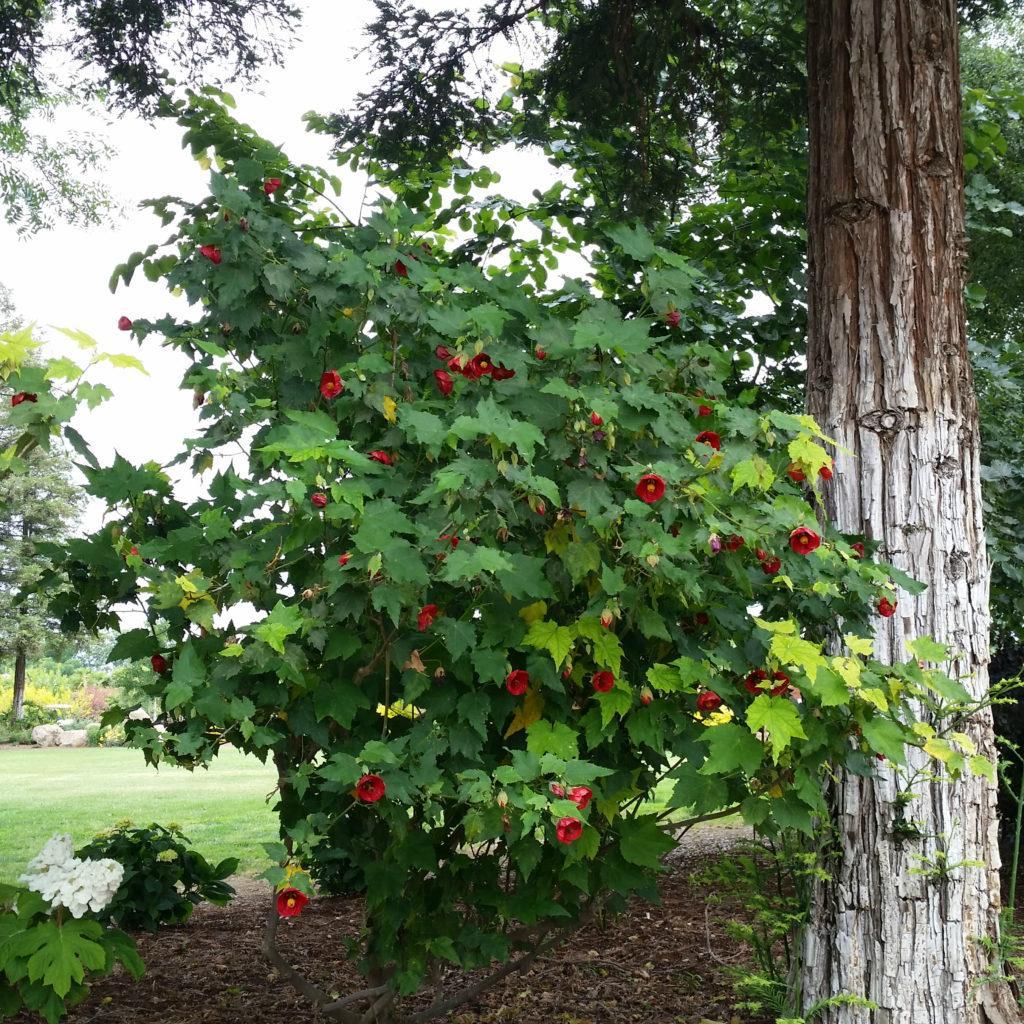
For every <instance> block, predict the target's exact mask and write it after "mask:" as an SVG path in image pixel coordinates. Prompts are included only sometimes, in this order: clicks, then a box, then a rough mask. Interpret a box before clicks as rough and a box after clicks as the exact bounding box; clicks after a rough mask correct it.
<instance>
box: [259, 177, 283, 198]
mask: <svg viewBox="0 0 1024 1024" xmlns="http://www.w3.org/2000/svg"><path fill="white" fill-rule="evenodd" d="M280 187H281V179H280V178H267V180H266V181H265V182H263V191H264V193H265V194H266V195H268V196H272V195H273V194H274V193H275V192H276V191H277V190H278V189H279V188H280Z"/></svg>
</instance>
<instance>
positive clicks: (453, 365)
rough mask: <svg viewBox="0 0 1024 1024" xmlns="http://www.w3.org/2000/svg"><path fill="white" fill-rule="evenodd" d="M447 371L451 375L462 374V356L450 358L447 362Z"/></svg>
mask: <svg viewBox="0 0 1024 1024" xmlns="http://www.w3.org/2000/svg"><path fill="white" fill-rule="evenodd" d="M448 369H449V370H450V371H451V372H452V373H462V372H463V359H462V356H452V357H451V359H449V360H448Z"/></svg>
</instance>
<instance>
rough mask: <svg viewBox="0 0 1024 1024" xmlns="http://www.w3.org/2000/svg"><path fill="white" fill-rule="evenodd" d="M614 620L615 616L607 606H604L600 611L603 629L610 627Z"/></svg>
mask: <svg viewBox="0 0 1024 1024" xmlns="http://www.w3.org/2000/svg"><path fill="white" fill-rule="evenodd" d="M614 621H615V616H614V615H612V613H611V611H610V610H609V609H608V608H605V610H604V611H603V612H601V625H602V626H604V628H605V629H611V628H612V623H613V622H614Z"/></svg>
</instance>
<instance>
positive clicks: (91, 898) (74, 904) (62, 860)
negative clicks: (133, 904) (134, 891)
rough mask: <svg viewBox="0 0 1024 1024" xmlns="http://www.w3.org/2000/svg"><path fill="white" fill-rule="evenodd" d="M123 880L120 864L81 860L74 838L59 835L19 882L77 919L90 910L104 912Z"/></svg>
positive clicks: (113, 861)
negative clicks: (65, 909)
mask: <svg viewBox="0 0 1024 1024" xmlns="http://www.w3.org/2000/svg"><path fill="white" fill-rule="evenodd" d="M123 879H124V868H123V867H122V865H120V864H119V863H118V862H117V861H116V860H110V859H109V858H104V859H103V860H79V859H78V858H77V857H76V856H75V848H74V844H73V843H72V841H71V836H69V835H59V836H54V837H53V838H52V839H51V840H50V841H49V842H48V843H47V844H46V845H45V846H44V847H43V849H42V851H41V852H40V854H39V856H38V857H36V858H35V859H34V860H33V861H32V862H31V863H30V864H29V865H28V868H27V870H26V872H25V874H23V875H22V876H21V878H20V879H19V881H20V882H24V883H25V884H26V885H27V886H28V888H29V889H31V890H32V891H33V892H37V893H39V895H40V896H42V897H43V899H44V900H46V901H47V902H48V903H50V905H51V906H53V907H66V908H67V909H68V911H69V912H70V913H71V916H72V917H76V918H77V917H82V916H83V915H84V914H85V913H86V911H89V910H91V911H93V912H94V913H97V912H99V911H101V910H103V909H104V908H105V907H106V906H107V904H108V903H110V901H111V900H112V899H113V898H114V893H116V892H117V890H118V887H119V886H120V885H121V882H122V880H123Z"/></svg>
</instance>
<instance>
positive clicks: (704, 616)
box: [693, 612, 711, 626]
mask: <svg viewBox="0 0 1024 1024" xmlns="http://www.w3.org/2000/svg"><path fill="white" fill-rule="evenodd" d="M693 621H694V622H695V623H696V624H697V625H698V626H706V625H708V623H710V622H711V617H710V616H709V615H708V613H707V612H697V614H696V615H694V617H693Z"/></svg>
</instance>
